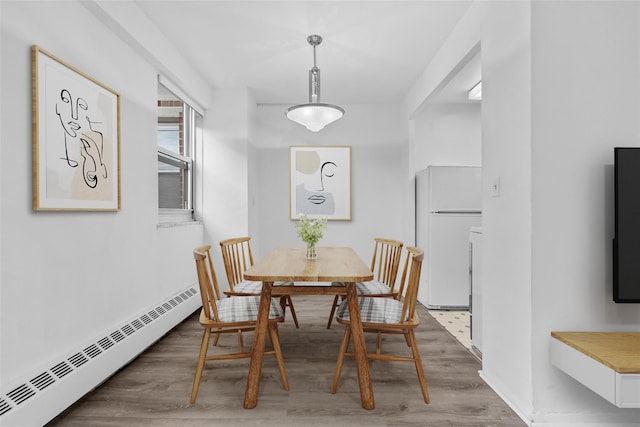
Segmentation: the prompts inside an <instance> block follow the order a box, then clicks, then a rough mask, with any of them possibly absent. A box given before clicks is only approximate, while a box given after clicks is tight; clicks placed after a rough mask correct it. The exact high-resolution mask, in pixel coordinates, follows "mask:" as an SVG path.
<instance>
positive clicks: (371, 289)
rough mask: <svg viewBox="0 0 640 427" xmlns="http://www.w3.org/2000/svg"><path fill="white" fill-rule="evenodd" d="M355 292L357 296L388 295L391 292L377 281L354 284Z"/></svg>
mask: <svg viewBox="0 0 640 427" xmlns="http://www.w3.org/2000/svg"><path fill="white" fill-rule="evenodd" d="M356 292H357V293H358V295H374V294H375V295H378V294H388V293H389V292H391V290H390V289H389V287H388V286H387V285H386V284H384V283H382V282H378V281H377V280H369V281H368V282H358V283H356Z"/></svg>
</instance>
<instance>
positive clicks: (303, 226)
mask: <svg viewBox="0 0 640 427" xmlns="http://www.w3.org/2000/svg"><path fill="white" fill-rule="evenodd" d="M326 223H327V219H326V218H313V219H312V218H309V217H307V216H306V215H305V214H302V215H300V217H299V221H298V222H297V223H296V231H297V233H298V236H299V237H300V239H301V240H302V241H303V242H304V243H305V244H306V245H307V258H309V259H314V258H316V243H318V242H319V241H320V239H322V233H323V232H324V229H325V227H326Z"/></svg>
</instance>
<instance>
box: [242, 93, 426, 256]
mask: <svg viewBox="0 0 640 427" xmlns="http://www.w3.org/2000/svg"><path fill="white" fill-rule="evenodd" d="M341 107H343V108H344V109H345V110H346V114H345V116H344V117H343V118H342V119H340V120H339V121H337V122H335V123H333V124H331V125H329V126H327V127H326V128H325V129H323V130H322V131H320V132H318V133H313V132H309V131H308V130H307V129H305V128H304V127H302V126H300V125H298V124H296V123H293V122H291V121H290V120H288V119H287V118H286V116H285V115H284V111H285V110H286V108H287V107H286V106H282V105H260V106H258V116H257V117H258V122H257V129H256V139H255V141H254V143H255V150H256V152H257V154H256V157H257V159H258V160H257V167H258V170H257V173H258V176H259V178H258V179H257V180H256V182H257V183H258V184H259V189H260V191H256V192H254V193H255V194H254V197H253V198H252V200H251V201H250V203H251V209H255V210H256V212H257V224H252V229H253V230H255V232H256V234H257V235H259V245H257V246H256V253H257V254H258V255H264V254H266V253H267V252H268V251H269V250H271V249H272V248H274V247H276V246H281V245H301V242H300V239H299V238H298V237H297V235H296V232H295V229H294V221H292V220H290V219H289V146H291V145H321V146H322V145H325V146H326V145H332V146H351V202H352V205H351V216H352V220H351V221H330V222H329V224H328V227H327V231H326V232H325V235H324V238H323V239H322V241H321V242H320V244H321V245H327V246H329V245H332V246H352V247H354V249H355V250H356V252H357V253H358V254H359V255H360V256H361V257H362V258H363V259H365V260H367V262H368V260H369V259H370V257H371V254H372V250H373V243H372V242H373V238H374V237H388V238H393V239H398V240H403V241H406V242H407V244H408V243H409V241H408V240H406V236H405V235H404V224H403V216H404V215H405V213H406V202H405V199H404V195H405V192H406V189H407V184H408V183H407V180H406V178H405V177H406V171H407V157H406V150H405V147H406V144H407V138H408V135H407V130H406V125H405V123H404V121H403V120H402V114H401V111H400V108H399V106H398V105H341ZM412 240H413V236H411V241H410V242H411V244H413V242H412Z"/></svg>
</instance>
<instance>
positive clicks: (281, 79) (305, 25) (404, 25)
mask: <svg viewBox="0 0 640 427" xmlns="http://www.w3.org/2000/svg"><path fill="white" fill-rule="evenodd" d="M136 3H137V4H138V6H139V7H140V8H141V9H142V10H143V11H144V13H145V14H146V15H147V16H148V17H149V19H150V20H151V21H152V22H154V23H155V25H156V26H157V27H158V28H159V29H160V30H161V31H162V32H163V33H164V34H165V35H166V36H167V38H168V39H169V40H171V41H172V43H173V44H174V45H175V47H176V48H177V49H178V50H179V51H180V52H181V53H182V54H183V55H184V57H185V58H186V59H187V60H188V61H189V62H190V63H191V64H192V65H193V66H194V67H195V68H196V69H197V70H198V71H199V72H200V73H201V74H202V75H203V76H204V77H205V78H206V79H207V80H209V81H210V82H211V84H212V85H214V86H221V85H224V86H233V85H241V86H244V87H248V88H249V89H250V90H251V92H252V93H253V95H254V97H255V100H256V102H257V103H258V104H297V103H303V102H307V100H308V71H309V69H310V68H311V67H312V66H313V49H312V47H311V46H310V45H309V44H308V43H307V41H306V38H307V36H308V35H310V34H319V35H321V36H322V37H323V39H324V41H323V42H322V44H321V45H320V46H318V48H317V58H316V59H317V66H318V67H319V68H320V70H321V75H322V86H321V87H322V98H321V101H322V102H327V103H334V104H338V105H340V104H358V103H366V104H376V103H400V102H402V100H403V98H404V97H405V95H406V94H407V93H408V91H409V90H410V88H411V86H412V85H413V84H414V83H415V82H416V80H417V78H418V77H419V76H420V74H421V73H422V72H423V70H424V69H425V68H426V67H427V65H428V64H429V62H430V61H431V59H432V58H433V56H434V55H435V54H436V52H437V50H438V48H439V47H440V46H441V45H442V43H443V42H444V41H445V40H446V38H447V37H448V35H449V34H450V33H451V31H452V30H453V28H454V26H455V25H456V23H457V22H458V20H459V19H460V18H461V17H462V16H463V14H464V13H465V12H466V10H467V8H468V7H469V5H470V4H471V0H444V1H438V0H413V1H357V0H351V1H344V0H343V1H336V0H334V1H304V0H295V1H269V0H260V1H243V0H236V1H229V0H227V1H220V0H218V1H213V0H195V1H184V0H179V1H175V0H174V1H172V0H169V1H149V0H140V1H136ZM476 74H479V70H478V71H477V73H476ZM474 78H475V77H474ZM453 82H455V79H453V80H452V84H453ZM461 84H462V83H461ZM464 85H465V87H462V86H461V87H459V88H456V89H455V91H457V92H460V93H462V92H464V93H466V91H467V90H468V89H470V86H469V87H466V85H468V83H466V82H465V83H464ZM450 86H451V85H450ZM450 90H452V89H451V88H450Z"/></svg>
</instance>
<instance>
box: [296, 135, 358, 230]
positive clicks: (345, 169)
mask: <svg viewBox="0 0 640 427" xmlns="http://www.w3.org/2000/svg"><path fill="white" fill-rule="evenodd" d="M289 212H290V218H291V219H298V218H299V217H300V215H301V214H305V215H307V217H309V218H327V219H329V220H350V219H351V147H308V146H292V147H289Z"/></svg>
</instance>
